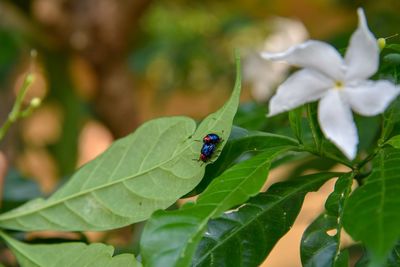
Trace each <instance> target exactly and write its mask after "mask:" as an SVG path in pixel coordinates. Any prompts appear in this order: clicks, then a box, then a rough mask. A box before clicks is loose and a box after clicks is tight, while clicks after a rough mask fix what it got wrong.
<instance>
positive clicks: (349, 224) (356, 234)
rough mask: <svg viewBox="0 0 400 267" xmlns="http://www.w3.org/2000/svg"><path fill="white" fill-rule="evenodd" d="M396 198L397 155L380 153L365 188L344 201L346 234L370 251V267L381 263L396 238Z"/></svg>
mask: <svg viewBox="0 0 400 267" xmlns="http://www.w3.org/2000/svg"><path fill="white" fill-rule="evenodd" d="M399 196H400V151H399V150H397V149H393V148H387V149H383V150H381V151H380V152H379V153H378V155H377V156H376V158H375V160H374V162H373V169H372V173H371V174H370V175H369V176H368V177H367V178H366V182H365V184H363V185H361V186H360V187H359V188H357V189H356V190H355V191H354V193H353V194H352V195H351V196H350V198H349V199H348V201H347V203H346V205H345V208H344V217H343V225H344V227H345V229H346V231H347V232H348V233H349V234H350V235H351V236H352V237H353V238H354V239H355V240H361V241H362V242H363V243H364V244H365V245H366V246H367V248H369V249H370V250H371V252H372V255H373V257H372V258H373V261H372V265H374V266H380V264H381V263H382V262H384V260H385V258H386V256H387V255H388V253H389V251H390V250H391V249H392V247H393V246H394V245H395V242H396V241H397V240H398V239H399V238H400V227H399V225H400V213H399V206H400V198H399ZM355 218H357V219H355Z"/></svg>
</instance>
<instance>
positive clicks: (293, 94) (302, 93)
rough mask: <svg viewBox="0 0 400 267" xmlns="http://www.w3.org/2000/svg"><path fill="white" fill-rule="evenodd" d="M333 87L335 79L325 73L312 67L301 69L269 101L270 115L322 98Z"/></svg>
mask: <svg viewBox="0 0 400 267" xmlns="http://www.w3.org/2000/svg"><path fill="white" fill-rule="evenodd" d="M332 87H333V81H332V80H331V79H329V78H328V77H326V76H325V75H324V74H322V73H319V72H318V71H315V70H311V69H302V70H299V71H297V72H295V73H294V74H293V75H291V76H290V77H289V78H288V79H287V80H286V81H285V82H283V83H282V84H281V85H280V86H279V87H278V90H277V92H276V94H275V95H274V96H273V97H272V99H271V101H270V102H269V114H268V116H273V115H275V114H278V113H281V112H284V111H288V110H291V109H293V108H296V107H298V106H300V105H302V104H304V103H309V102H312V101H315V100H317V99H320V98H321V97H322V96H323V95H325V93H326V92H327V91H328V89H329V88H332Z"/></svg>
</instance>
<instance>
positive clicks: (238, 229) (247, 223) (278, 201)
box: [194, 173, 339, 266]
mask: <svg viewBox="0 0 400 267" xmlns="http://www.w3.org/2000/svg"><path fill="white" fill-rule="evenodd" d="M332 174H333V175H332V176H331V177H334V176H335V175H339V174H338V173H332ZM320 180H324V179H322V178H321V179H315V180H314V181H313V182H312V183H309V184H306V185H304V184H303V185H304V186H300V187H297V189H295V190H294V191H293V192H292V193H290V194H289V195H287V197H286V198H281V199H279V200H277V201H275V204H274V205H271V206H270V207H269V208H267V209H265V210H263V211H262V212H261V213H259V214H257V216H254V217H253V218H252V219H250V220H249V221H248V222H246V223H244V224H241V225H240V227H239V228H237V230H235V231H233V232H232V233H231V234H230V235H227V236H226V238H224V239H222V240H223V241H221V242H219V243H217V244H216V245H215V246H214V247H213V248H212V249H211V250H209V252H207V253H206V254H204V256H203V257H201V258H200V260H198V261H197V263H196V265H194V266H198V265H199V264H200V263H201V262H202V261H203V260H204V259H205V258H207V256H208V255H209V254H210V253H211V251H214V250H216V249H217V248H218V247H220V246H221V245H222V244H224V243H225V242H226V240H229V239H230V238H231V237H232V236H233V235H235V234H236V233H237V232H239V231H241V230H242V229H243V228H245V227H247V226H248V225H249V224H251V223H253V221H255V220H256V219H257V218H258V217H260V216H261V214H264V213H265V212H267V211H269V210H271V209H272V208H273V207H275V206H276V205H278V204H279V203H281V202H283V201H284V200H287V199H288V198H290V197H292V196H293V195H295V194H298V193H300V192H301V191H302V190H304V189H305V188H307V187H308V186H310V184H314V183H318V182H320Z"/></svg>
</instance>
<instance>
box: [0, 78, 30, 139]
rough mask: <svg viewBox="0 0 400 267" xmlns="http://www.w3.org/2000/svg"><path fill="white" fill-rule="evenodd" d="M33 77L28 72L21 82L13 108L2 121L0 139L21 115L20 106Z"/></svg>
mask: <svg viewBox="0 0 400 267" xmlns="http://www.w3.org/2000/svg"><path fill="white" fill-rule="evenodd" d="M33 79H34V76H33V74H28V75H27V76H26V78H25V80H24V83H23V84H22V87H21V89H20V90H19V92H18V95H17V99H16V100H15V102H14V105H13V108H12V110H11V112H10V114H9V115H8V117H7V120H6V121H5V122H4V123H3V125H2V126H1V128H0V141H1V140H3V138H4V136H5V135H6V133H7V132H8V129H9V128H10V126H11V125H12V124H13V123H14V122H16V121H17V120H18V119H19V118H20V116H21V107H22V103H23V101H24V98H25V96H26V93H27V91H28V88H29V86H30V85H31V84H32V82H33Z"/></svg>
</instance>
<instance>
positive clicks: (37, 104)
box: [30, 97, 42, 108]
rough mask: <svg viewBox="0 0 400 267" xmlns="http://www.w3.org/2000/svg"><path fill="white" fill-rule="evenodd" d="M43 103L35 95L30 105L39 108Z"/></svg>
mask: <svg viewBox="0 0 400 267" xmlns="http://www.w3.org/2000/svg"><path fill="white" fill-rule="evenodd" d="M40 104H42V100H41V99H40V98H39V97H35V98H33V99H32V100H31V103H30V106H31V107H32V108H37V107H39V106H40Z"/></svg>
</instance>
